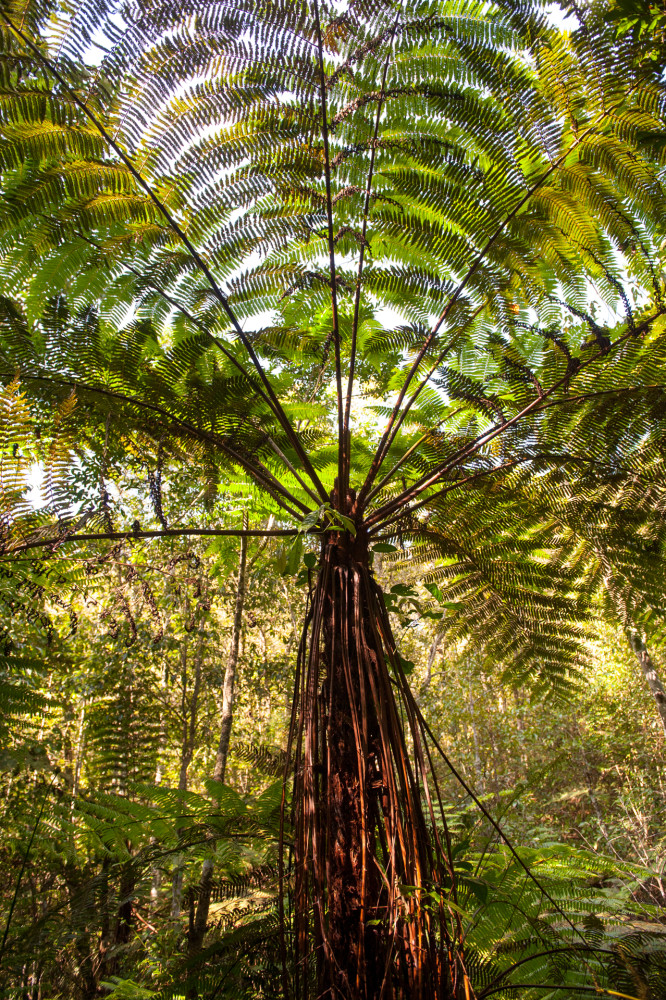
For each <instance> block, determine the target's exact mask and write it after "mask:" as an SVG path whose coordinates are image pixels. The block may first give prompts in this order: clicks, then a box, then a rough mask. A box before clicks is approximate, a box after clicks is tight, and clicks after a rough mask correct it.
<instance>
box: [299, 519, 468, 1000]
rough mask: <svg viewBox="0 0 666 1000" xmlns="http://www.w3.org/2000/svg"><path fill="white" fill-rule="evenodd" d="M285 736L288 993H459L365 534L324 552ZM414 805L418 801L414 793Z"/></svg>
mask: <svg viewBox="0 0 666 1000" xmlns="http://www.w3.org/2000/svg"><path fill="white" fill-rule="evenodd" d="M299 661H300V662H299V668H300V669H299V680H298V690H297V692H296V695H295V699H296V701H295V711H294V714H293V719H294V724H293V729H292V738H293V742H294V744H295V746H294V749H295V755H294V756H295V779H294V794H293V823H294V858H293V862H294V864H293V870H294V912H295V917H294V925H293V945H294V956H293V957H294V960H295V968H296V969H297V970H298V973H297V976H296V979H295V993H296V997H297V998H303V1000H304V998H306V997H315V996H316V997H319V998H322V1000H324V998H325V1000H343V998H344V1000H380V998H381V1000H398V998H399V1000H403V998H404V1000H407V998H410V1000H411V998H419V1000H435V998H436V1000H444V998H452V997H455V996H458V995H460V996H463V995H464V994H459V992H458V985H457V982H458V980H459V978H460V977H459V975H458V971H457V970H456V968H453V969H451V968H450V967H449V963H448V959H447V957H446V955H447V946H446V940H447V934H448V932H447V928H446V921H445V919H444V913H443V908H442V906H441V905H440V906H439V907H438V906H437V905H434V906H433V905H428V901H429V900H430V899H432V897H427V896H426V892H427V891H428V890H431V889H432V888H433V887H434V886H435V885H441V884H442V883H443V882H444V879H445V878H446V875H445V872H444V870H443V859H442V856H441V854H438V853H437V852H436V851H435V850H434V839H436V837H437V834H436V833H435V831H434V823H433V821H434V813H431V815H430V816H429V817H426V815H425V813H424V793H425V785H424V782H425V781H426V780H427V776H426V773H425V772H426V767H425V761H424V758H423V753H422V746H421V734H420V732H419V730H418V726H417V723H416V721H415V717H414V716H413V715H412V713H411V708H410V704H409V699H407V701H406V702H404V703H403V706H402V708H403V710H404V714H405V717H406V722H407V728H408V731H409V733H410V736H411V740H412V742H413V744H414V749H415V757H416V760H417V762H420V763H417V766H416V768H415V766H414V765H413V764H412V762H411V760H410V755H409V753H408V750H407V745H406V737H405V731H404V729H403V722H402V719H401V708H400V706H399V703H398V699H397V698H396V692H397V693H398V698H400V696H401V694H402V693H404V692H405V691H406V687H405V681H404V676H403V675H402V671H401V668H400V661H399V656H398V655H397V653H396V650H395V644H394V641H393V637H392V635H391V629H390V624H389V621H388V616H387V614H386V611H385V608H384V604H383V599H382V595H381V592H380V591H379V588H378V587H377V585H376V584H375V582H374V581H373V580H372V578H371V575H370V571H369V565H368V554H367V547H366V543H365V540H364V539H363V538H362V537H357V538H355V539H351V538H350V537H349V536H348V535H340V536H339V537H338V538H337V539H335V540H334V541H331V542H329V543H328V544H327V545H326V546H325V548H324V551H323V554H322V559H321V563H320V567H319V575H318V580H317V584H316V587H315V590H314V593H313V598H312V608H311V614H310V616H309V619H308V623H307V625H306V628H305V631H304V635H303V639H302V642H301V648H300V657H299ZM426 799H427V795H426Z"/></svg>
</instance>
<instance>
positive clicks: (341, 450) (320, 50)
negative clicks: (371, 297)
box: [314, 0, 347, 513]
mask: <svg viewBox="0 0 666 1000" xmlns="http://www.w3.org/2000/svg"><path fill="white" fill-rule="evenodd" d="M314 17H315V29H316V32H317V59H318V62H319V81H320V89H321V129H322V137H323V140H324V176H325V180H326V215H327V221H328V264H329V270H330V275H331V311H332V320H333V347H334V351H335V385H336V391H337V398H338V494H339V496H338V502H339V504H340V509H341V510H342V511H343V513H346V507H345V505H346V496H345V494H344V493H343V488H344V486H343V482H344V469H345V465H346V463H345V453H346V450H347V441H346V440H345V431H344V420H343V412H342V364H341V359H340V326H339V321H338V291H337V281H336V273H335V237H334V235H333V201H332V198H331V159H330V151H329V144H328V110H327V107H328V106H327V100H326V73H325V71H324V47H323V42H322V36H321V21H320V19H319V2H318V0H314ZM325 499H327V500H328V497H326V498H325Z"/></svg>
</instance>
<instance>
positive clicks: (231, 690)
mask: <svg viewBox="0 0 666 1000" xmlns="http://www.w3.org/2000/svg"><path fill="white" fill-rule="evenodd" d="M246 564H247V536H246V535H243V536H242V537H241V542H240V556H239V560H238V582H237V587H236V605H235V608H234V623H233V628H232V632H231V645H230V647H229V658H228V660H227V667H226V670H225V672H224V684H223V688H222V719H221V724H220V739H219V742H218V745H217V754H216V756H215V768H214V770H213V779H214V780H215V781H224V776H225V772H226V768H227V756H228V753H229V742H230V739H231V724H232V722H233V711H234V701H235V697H236V670H237V667H238V652H239V649H240V637H241V628H242V625H243V609H244V606H245V583H246ZM213 868H214V862H213V859H212V858H207V859H206V860H205V861H204V863H203V865H202V868H201V881H200V883H199V892H198V896H197V905H196V910H195V908H194V901H192V904H191V906H190V927H189V931H188V949H187V950H188V955H189V956H190V958H191V957H193V956H194V955H196V954H197V953H198V952H199V951H201V948H202V945H203V940H204V936H205V934H206V925H207V923H208V912H209V909H210V896H211V889H212V881H213ZM197 996H198V989H197V986H196V984H193V985H192V986H191V987H190V989H189V992H188V998H189V1000H196V997H197Z"/></svg>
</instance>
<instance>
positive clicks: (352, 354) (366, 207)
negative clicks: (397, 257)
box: [343, 16, 400, 491]
mask: <svg viewBox="0 0 666 1000" xmlns="http://www.w3.org/2000/svg"><path fill="white" fill-rule="evenodd" d="M399 20H400V18H399V16H398V17H396V19H395V22H394V24H393V28H392V30H391V34H390V36H389V45H391V44H392V42H393V38H394V36H395V32H396V30H397V28H398V23H399ZM391 54H392V52H391V49H390V48H389V51H388V52H387V53H386V59H385V60H384V69H383V72H382V83H381V88H380V92H379V100H378V102H377V113H376V115H375V128H374V132H373V135H372V143H371V145H370V164H369V166H368V179H367V182H366V185H365V201H364V204H363V225H362V227H361V249H360V251H359V256H358V273H357V277H356V294H355V296H354V315H353V318H352V330H351V346H350V350H349V379H348V382H347V398H346V400H345V416H344V424H343V433H344V439H345V441H347V439H348V436H349V420H350V412H351V401H352V394H353V391H354V370H355V366H356V343H357V340H358V322H359V315H360V308H361V283H362V280H363V267H364V264H365V245H366V234H367V231H368V215H369V212H370V195H371V193H372V178H373V174H374V170H375V158H376V153H377V139H378V136H379V123H380V120H381V114H382V106H383V103H384V94H385V90H386V78H387V76H388V69H389V64H390V61H391ZM350 465H351V442H350V446H349V450H348V452H346V453H345V469H344V482H343V490H344V491H346V489H347V487H348V486H349V474H350Z"/></svg>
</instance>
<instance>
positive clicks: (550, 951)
mask: <svg viewBox="0 0 666 1000" xmlns="http://www.w3.org/2000/svg"><path fill="white" fill-rule="evenodd" d="M579 951H589V952H591V953H592V954H600V955H613V954H614V952H613V951H612V950H611V949H610V948H593V947H592V946H591V945H587V946H586V947H585V948H582V947H576V946H571V945H569V947H566V948H549V949H548V950H547V951H537V952H535V953H534V954H533V955H528V956H527V958H521V959H520V960H519V961H518V962H514V963H513V965H512V966H511V968H510V969H505V970H504V972H501V973H500V974H499V976H496V977H495V979H493V981H492V983H490V985H489V986H488V987H487V988H486V989H485V990H482V991H481V993H479V996H478V1000H483V998H484V997H487V996H489V995H490V994H491V993H494V992H496V991H495V990H494V989H492V987H495V986H497V984H498V983H499V982H501V981H502V979H506V977H507V976H510V975H511V973H512V972H514V971H515V970H516V969H517V968H518V966H519V965H526V964H527V963H528V962H533V961H534V960H535V959H537V958H545V957H546V956H547V955H561V954H564V955H570V954H571V953H572V952H579ZM507 985H508V986H509V988H510V987H511V984H510V983H508V984H507Z"/></svg>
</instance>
